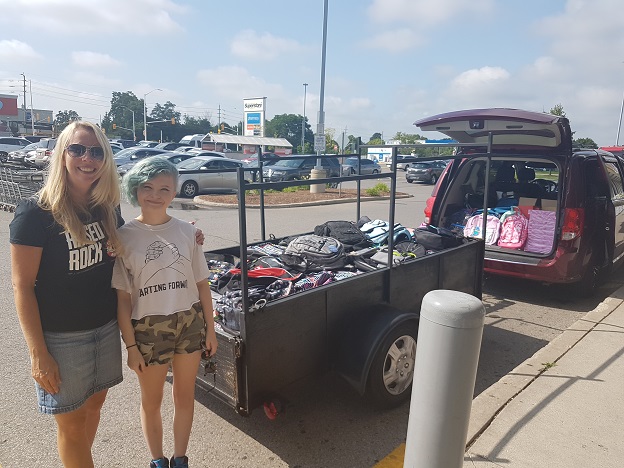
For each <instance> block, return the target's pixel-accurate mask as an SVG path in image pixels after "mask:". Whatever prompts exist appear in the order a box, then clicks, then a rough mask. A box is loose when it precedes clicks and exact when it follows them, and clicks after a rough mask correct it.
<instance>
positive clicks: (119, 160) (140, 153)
mask: <svg viewBox="0 0 624 468" xmlns="http://www.w3.org/2000/svg"><path fill="white" fill-rule="evenodd" d="M161 153H165V150H160V149H156V148H146V147H144V146H134V147H132V148H126V149H124V150H121V151H120V152H119V153H117V154H116V155H115V158H114V159H115V165H116V166H117V167H119V166H121V165H122V164H126V163H129V162H130V161H134V160H138V159H143V158H145V157H147V156H153V155H155V154H161Z"/></svg>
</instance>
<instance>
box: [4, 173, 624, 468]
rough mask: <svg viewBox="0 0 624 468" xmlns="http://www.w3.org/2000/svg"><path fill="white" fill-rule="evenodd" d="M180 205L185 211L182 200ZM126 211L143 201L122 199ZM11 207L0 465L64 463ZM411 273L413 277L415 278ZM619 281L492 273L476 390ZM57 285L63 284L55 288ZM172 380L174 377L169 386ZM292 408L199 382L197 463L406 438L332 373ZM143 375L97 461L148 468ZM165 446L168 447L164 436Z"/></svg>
mask: <svg viewBox="0 0 624 468" xmlns="http://www.w3.org/2000/svg"><path fill="white" fill-rule="evenodd" d="M397 188H398V190H399V191H403V192H408V193H410V194H412V195H413V197H412V198H407V199H401V200H398V206H397V216H396V219H397V221H400V222H401V223H402V224H404V225H406V226H414V225H418V224H419V223H420V221H421V220H422V217H423V215H422V213H423V211H422V210H423V208H424V203H425V200H426V198H427V197H428V196H429V194H430V193H431V187H430V186H423V185H410V184H407V183H405V181H404V177H403V174H399V178H398V186H397ZM183 205H184V209H183V208H182V206H183ZM187 205H188V200H176V201H175V202H174V205H173V206H174V208H173V209H172V211H171V213H172V214H173V215H174V216H177V217H180V218H182V219H186V220H193V221H196V223H197V225H198V226H199V227H200V228H201V229H202V230H203V231H204V233H205V235H206V246H205V249H206V250H207V249H210V248H220V247H226V246H232V245H236V244H237V242H238V234H237V233H238V219H237V211H236V210H234V209H228V208H225V209H224V208H213V207H196V208H197V209H189V208H194V207H189V206H187ZM248 211H249V213H248V218H249V225H250V228H249V238H250V240H257V239H259V232H260V231H259V228H258V224H259V216H258V210H254V209H250V210H248ZM122 212H123V215H124V217H126V218H127V219H128V218H131V217H132V216H134V215H136V213H137V210H136V209H135V208H132V207H130V206H129V205H125V204H124V205H123V206H122ZM354 213H355V205H354V204H353V203H347V204H341V205H329V206H325V207H306V208H282V209H271V210H267V233H275V234H276V235H278V236H279V235H288V234H296V233H299V232H303V231H306V230H312V229H313V228H314V226H315V225H317V224H320V223H322V222H324V221H327V220H330V219H332V220H337V219H353V217H354ZM362 214H365V215H367V216H369V217H371V218H375V217H380V218H386V217H387V202H383V201H375V202H365V203H363V204H362ZM11 218H12V215H11V214H10V213H6V212H2V211H0V237H1V242H0V253H1V255H3V257H4V258H5V261H4V262H2V263H1V264H0V275H1V278H3V282H4V284H6V285H7V287H6V288H3V289H1V290H0V313H2V316H3V318H4V326H3V327H2V329H1V330H0V343H2V345H3V346H2V349H3V358H4V359H3V361H4V366H3V377H4V378H3V379H1V380H0V465H1V466H2V467H3V468H16V467H22V466H50V467H57V466H60V462H59V461H58V457H57V455H56V448H55V435H54V424H53V420H52V418H51V417H49V416H43V415H39V414H38V413H37V411H36V408H35V395H34V391H33V383H32V379H31V378H30V375H29V362H28V356H27V350H26V346H25V344H24V341H23V339H22V337H21V332H20V330H19V325H18V322H17V318H16V315H15V310H14V302H13V296H12V291H11V288H10V287H9V284H10V266H9V262H8V258H9V254H8V250H9V249H8V224H9V222H10V220H11ZM415 280H416V279H415ZM623 283H624V273H622V272H620V273H617V274H615V275H612V277H611V278H610V280H609V282H608V283H607V284H606V285H604V286H603V287H602V288H601V289H600V291H599V293H598V295H597V296H596V297H595V298H593V299H588V300H582V301H581V300H578V301H577V300H574V299H571V298H570V296H569V294H567V293H566V291H564V290H560V289H559V288H553V287H545V286H541V285H536V284H533V283H529V282H523V281H518V280H506V279H501V278H496V277H492V278H486V279H485V282H484V296H483V301H484V304H485V306H486V310H487V316H486V326H485V329H484V336H483V345H482V351H481V358H480V364H479V370H478V375H477V383H476V388H475V393H476V394H478V393H480V392H482V391H483V390H484V389H486V388H487V387H489V386H490V385H492V384H493V383H495V382H496V381H497V380H498V379H499V378H500V377H501V376H502V375H505V374H506V373H508V372H509V371H510V370H511V369H513V368H514V367H516V366H517V365H518V364H520V363H521V362H522V361H524V360H525V359H526V358H528V357H529V356H531V355H533V354H534V353H535V352H536V351H537V350H539V349H540V348H542V347H543V346H544V345H545V344H546V343H548V342H549V341H551V340H552V339H553V338H554V337H556V336H557V335H558V334H560V333H561V332H562V331H563V330H564V329H566V328H567V327H568V326H570V325H571V324H572V323H574V322H575V321H576V320H577V319H579V318H581V317H583V316H584V314H585V313H586V312H587V311H589V310H592V309H593V308H595V307H596V306H597V305H598V304H599V302H600V301H601V300H602V299H603V298H604V297H605V296H607V295H608V294H609V293H610V292H612V291H614V290H615V289H616V288H617V287H619V286H620V285H622V284H623ZM60 293H62V292H60ZM167 385H168V386H169V384H167ZM287 396H288V399H289V400H288V403H287V406H286V413H285V414H284V415H283V416H282V417H280V418H278V419H277V420H276V421H274V422H271V421H269V420H268V419H267V418H266V417H265V416H264V413H263V412H262V411H261V410H256V411H254V412H253V413H252V414H251V416H250V417H248V418H243V417H241V416H238V415H237V414H235V413H234V411H233V410H232V409H230V408H229V407H227V406H225V405H224V404H222V403H220V402H219V401H217V400H216V399H214V398H212V397H211V396H210V395H208V394H206V393H205V392H203V391H198V393H197V398H196V413H195V422H194V429H193V434H192V436H191V442H190V447H189V456H190V457H191V462H192V463H193V466H197V467H208V466H214V467H236V468H238V467H250V468H251V467H253V468H256V467H259V466H262V467H264V468H274V467H341V468H342V467H344V468H349V467H353V468H361V467H371V466H373V465H374V464H375V463H376V462H377V461H378V460H380V459H382V458H384V457H385V456H386V455H387V454H388V453H390V452H391V451H392V450H393V449H394V448H395V447H396V446H397V445H399V444H400V443H401V442H403V441H404V439H405V435H406V432H407V420H408V411H409V405H408V404H405V405H403V406H401V407H399V408H397V409H394V410H391V411H384V412H381V411H377V410H374V409H372V408H371V407H370V406H369V405H368V404H367V402H366V401H365V400H363V399H362V398H360V397H359V396H358V395H357V394H356V393H355V392H354V391H353V390H352V389H351V388H350V387H349V386H348V385H347V384H346V383H344V382H343V381H342V380H341V379H340V378H339V377H337V376H335V375H331V374H330V375H327V376H325V377H323V378H322V379H320V380H318V381H314V382H305V383H303V382H302V383H301V385H300V386H299V388H293V389H291V391H290V392H289V393H288V395H287ZM138 409H139V390H138V382H137V379H136V378H135V377H134V375H132V373H131V372H128V371H125V380H124V382H123V383H122V384H120V385H118V386H117V387H115V388H114V389H112V390H111V391H110V395H109V398H108V399H107V402H106V405H105V407H104V411H103V416H102V423H101V426H100V431H99V433H98V437H97V439H96V442H95V446H94V454H95V458H96V466H99V467H104V466H106V467H117V466H119V467H122V466H123V467H127V466H131V467H139V466H147V461H148V460H149V455H148V453H147V450H146V448H145V443H144V441H143V437H142V434H141V427H140V421H139V414H138ZM171 415H172V404H171V398H170V395H167V396H166V398H165V401H164V404H163V416H164V420H165V432H166V434H170V433H171V430H170V428H171V424H170V421H171ZM165 446H166V454H167V455H168V454H170V453H171V451H172V441H171V437H170V436H169V437H168V438H167V440H166V443H165Z"/></svg>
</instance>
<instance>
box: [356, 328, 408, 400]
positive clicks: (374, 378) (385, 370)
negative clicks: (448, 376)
mask: <svg viewBox="0 0 624 468" xmlns="http://www.w3.org/2000/svg"><path fill="white" fill-rule="evenodd" d="M417 338H418V324H417V323H416V322H409V323H405V324H402V325H400V326H398V327H396V328H394V329H393V330H392V331H391V332H390V333H389V334H388V336H387V337H386V339H385V340H384V341H383V342H382V344H381V346H380V347H379V348H378V349H377V352H376V353H375V357H374V358H373V361H372V364H371V367H370V369H369V372H368V382H367V392H366V393H367V396H368V397H369V398H370V399H371V400H372V401H373V402H374V403H375V404H376V405H377V406H379V407H381V408H393V407H395V406H398V405H400V404H401V403H403V402H404V401H406V400H408V399H409V398H410V396H411V394H412V391H411V390H412V382H413V380H414V365H415V363H416V339H417Z"/></svg>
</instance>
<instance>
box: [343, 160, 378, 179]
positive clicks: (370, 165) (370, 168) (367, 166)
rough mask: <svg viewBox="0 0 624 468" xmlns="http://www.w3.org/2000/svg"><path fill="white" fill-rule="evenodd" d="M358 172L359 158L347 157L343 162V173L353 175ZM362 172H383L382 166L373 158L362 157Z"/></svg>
mask: <svg viewBox="0 0 624 468" xmlns="http://www.w3.org/2000/svg"><path fill="white" fill-rule="evenodd" d="M357 173H358V158H357V157H350V158H346V159H345V160H344V162H343V163H342V174H343V175H352V174H357ZM360 174H364V175H366V174H381V166H380V165H379V163H377V162H376V161H373V160H372V159H366V158H361V159H360Z"/></svg>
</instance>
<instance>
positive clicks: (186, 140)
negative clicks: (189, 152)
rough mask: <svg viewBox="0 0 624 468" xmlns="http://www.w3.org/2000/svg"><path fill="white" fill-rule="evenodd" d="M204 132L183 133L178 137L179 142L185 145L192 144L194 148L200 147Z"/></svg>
mask: <svg viewBox="0 0 624 468" xmlns="http://www.w3.org/2000/svg"><path fill="white" fill-rule="evenodd" d="M205 136H206V134H204V133H196V134H194V135H185V136H183V137H182V138H181V139H180V143H182V144H183V145H187V146H193V147H195V148H201V147H202V141H203V140H204V137H205Z"/></svg>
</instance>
